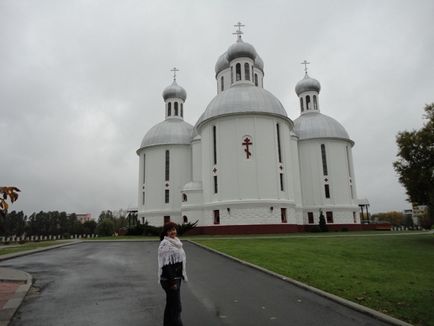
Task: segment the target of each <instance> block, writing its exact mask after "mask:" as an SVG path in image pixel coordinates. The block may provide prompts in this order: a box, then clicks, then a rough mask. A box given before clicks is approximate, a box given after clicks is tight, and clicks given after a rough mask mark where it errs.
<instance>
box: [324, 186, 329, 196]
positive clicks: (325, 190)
mask: <svg viewBox="0 0 434 326" xmlns="http://www.w3.org/2000/svg"><path fill="white" fill-rule="evenodd" d="M324 193H325V198H330V186H329V185H324Z"/></svg>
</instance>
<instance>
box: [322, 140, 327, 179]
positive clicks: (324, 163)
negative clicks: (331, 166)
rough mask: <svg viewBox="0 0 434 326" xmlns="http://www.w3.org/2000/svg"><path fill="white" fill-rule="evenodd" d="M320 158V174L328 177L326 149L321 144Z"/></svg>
mask: <svg viewBox="0 0 434 326" xmlns="http://www.w3.org/2000/svg"><path fill="white" fill-rule="evenodd" d="M321 158H322V173H323V174H324V175H328V169H327V155H326V149H325V145H324V144H321Z"/></svg>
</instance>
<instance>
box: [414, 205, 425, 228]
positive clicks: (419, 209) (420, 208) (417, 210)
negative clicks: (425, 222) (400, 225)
mask: <svg viewBox="0 0 434 326" xmlns="http://www.w3.org/2000/svg"><path fill="white" fill-rule="evenodd" d="M426 214H428V206H427V205H417V204H413V223H414V224H415V225H420V221H421V219H422V217H423V216H425V215H426Z"/></svg>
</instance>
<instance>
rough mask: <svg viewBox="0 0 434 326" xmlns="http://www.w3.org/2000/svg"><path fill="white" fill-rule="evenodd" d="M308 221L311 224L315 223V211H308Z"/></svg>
mask: <svg viewBox="0 0 434 326" xmlns="http://www.w3.org/2000/svg"><path fill="white" fill-rule="evenodd" d="M307 222H308V223H309V224H313V223H314V221H313V213H312V212H307Z"/></svg>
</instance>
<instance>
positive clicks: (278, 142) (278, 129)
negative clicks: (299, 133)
mask: <svg viewBox="0 0 434 326" xmlns="http://www.w3.org/2000/svg"><path fill="white" fill-rule="evenodd" d="M276 133H277V155H278V156H279V163H282V151H281V149H280V126H279V124H278V123H277V124H276Z"/></svg>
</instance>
